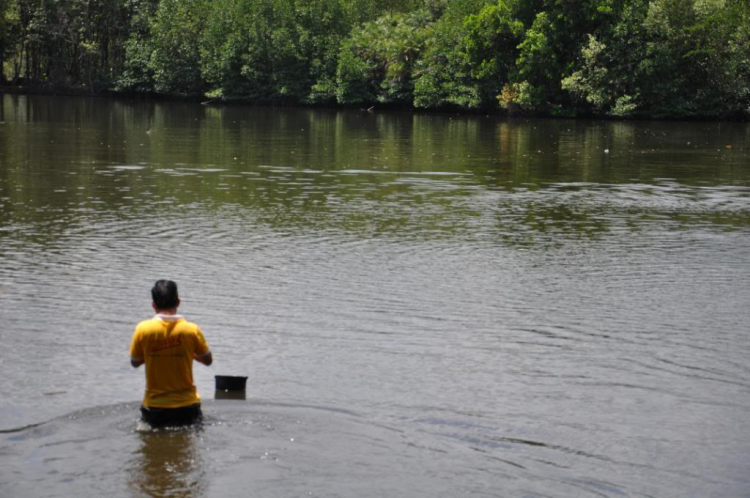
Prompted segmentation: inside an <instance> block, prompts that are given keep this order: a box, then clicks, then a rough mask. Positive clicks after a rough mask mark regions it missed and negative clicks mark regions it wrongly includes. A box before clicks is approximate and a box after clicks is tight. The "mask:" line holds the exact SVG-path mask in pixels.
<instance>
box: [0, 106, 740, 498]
mask: <svg viewBox="0 0 750 498" xmlns="http://www.w3.org/2000/svg"><path fill="white" fill-rule="evenodd" d="M0 102H2V105H0V263H1V264H0V344H1V345H2V352H0V379H2V381H0V399H2V400H3V402H2V403H1V404H0V420H1V421H0V430H4V431H5V432H3V433H0V495H2V496H41V495H43V496H70V495H72V494H78V495H81V496H86V495H90V494H92V493H93V494H107V495H110V496H132V495H135V496H140V495H155V496H161V495H171V496H209V497H213V496H247V495H253V496H269V497H285V496H290V497H291V496H326V497H330V496H342V497H348V496H373V497H382V496H425V497H434V496H445V497H456V496H659V497H664V496H675V497H683V496H722V497H727V496H747V495H748V493H750V478H748V476H749V475H750V421H748V420H749V419H748V417H747V413H748V409H750V363H748V360H747V358H748V357H750V355H749V353H750V346H749V344H750V342H748V330H749V329H750V312H748V309H750V306H749V305H750V283H748V282H750V238H749V237H748V235H750V126H748V125H745V124H728V123H664V122H632V123H618V122H602V121H592V122H588V121H546V120H530V121H527V120H519V119H515V120H505V119H499V118H495V117H486V116H468V117H467V116H463V117H462V116H457V115H418V114H417V115H414V114H407V113H381V112H376V113H370V112H365V111H324V110H309V109H301V110H300V109H260V108H250V107H232V108H228V107H224V108H215V107H207V106H201V105H198V104H183V103H152V102H130V101H111V100H103V99H71V98H49V97H33V98H32V97H22V96H7V95H6V96H3V97H2V100H0ZM158 278H171V279H174V280H176V281H177V282H178V284H179V285H180V293H181V297H182V301H183V306H182V309H181V311H182V312H183V313H184V314H185V315H186V316H187V317H188V318H190V319H192V320H194V321H196V322H198V323H199V324H200V325H201V326H202V328H203V329H204V331H205V333H206V335H207V338H208V341H209V343H210V344H211V348H212V350H213V351H214V357H215V363H214V365H213V366H212V367H210V368H205V367H203V366H202V365H196V367H195V370H196V379H197V383H198V389H199V392H200V393H201V395H202V397H203V399H204V400H205V406H204V412H205V413H206V416H207V421H206V424H205V425H204V427H203V428H202V429H200V430H196V431H183V432H179V431H178V432H175V433H148V432H145V433H144V432H142V431H140V430H139V426H138V423H137V418H138V410H137V406H138V400H139V399H140V396H141V392H142V389H143V382H144V381H143V372H142V371H141V370H133V369H132V368H131V367H130V366H129V363H128V351H127V347H128V343H129V340H130V336H131V334H132V330H133V327H134V326H135V324H136V323H137V322H138V321H139V320H141V319H143V318H146V317H148V316H150V313H151V310H150V301H149V289H150V287H151V285H152V284H153V281H154V280H156V279H158ZM215 374H228V375H247V376H249V380H248V385H249V387H248V393H247V394H248V396H247V400H226V399H216V400H214V399H213V398H214V397H215V396H214V392H213V375H215ZM31 424H40V425H36V426H35V427H30V428H26V429H20V430H17V429H19V428H21V427H23V426H26V425H31Z"/></svg>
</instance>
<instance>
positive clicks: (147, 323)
mask: <svg viewBox="0 0 750 498" xmlns="http://www.w3.org/2000/svg"><path fill="white" fill-rule="evenodd" d="M158 322H159V321H158V320H157V319H156V318H155V317H151V318H146V319H145V320H141V321H140V322H138V325H136V326H135V328H136V330H138V329H144V328H148V327H152V326H154V325H156V324H158Z"/></svg>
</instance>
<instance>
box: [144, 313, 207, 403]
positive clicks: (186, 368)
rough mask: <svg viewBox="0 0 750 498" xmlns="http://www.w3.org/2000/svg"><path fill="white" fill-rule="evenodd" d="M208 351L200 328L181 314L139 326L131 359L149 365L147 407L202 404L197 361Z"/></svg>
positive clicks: (161, 316)
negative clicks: (195, 371)
mask: <svg viewBox="0 0 750 498" xmlns="http://www.w3.org/2000/svg"><path fill="white" fill-rule="evenodd" d="M208 351H209V349H208V344H207V343H206V339H205V338H204V337H203V333H202V332H201V330H200V328H199V327H198V326H197V325H196V324H194V323H191V322H188V321H186V320H185V319H184V318H182V317H181V316H179V315H163V314H158V315H156V316H155V317H154V318H151V319H149V320H144V321H142V322H141V323H139V324H138V326H137V327H136V329H135V333H134V334H133V340H132V342H131V345H130V356H131V358H132V359H139V360H143V361H144V362H145V364H146V393H145V396H144V398H143V405H144V406H146V407H152V408H179V407H183V406H189V405H193V404H196V403H200V397H199V396H198V393H197V391H196V388H195V383H194V382H193V358H195V357H196V356H197V357H200V356H202V355H205V354H207V353H208Z"/></svg>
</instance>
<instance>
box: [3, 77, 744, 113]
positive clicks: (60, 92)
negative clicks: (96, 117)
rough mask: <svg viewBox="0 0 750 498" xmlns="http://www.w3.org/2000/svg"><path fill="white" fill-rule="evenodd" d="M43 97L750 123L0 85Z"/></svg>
mask: <svg viewBox="0 0 750 498" xmlns="http://www.w3.org/2000/svg"><path fill="white" fill-rule="evenodd" d="M2 94H13V95H46V96H60V97H94V98H111V99H135V100H154V101H164V102H195V103H200V104H203V105H212V106H252V107H290V108H294V107H296V108H311V109H331V110H336V109H349V110H351V109H359V110H365V111H371V112H373V111H383V110H387V111H405V112H415V113H427V114H446V113H450V114H458V115H466V116H477V115H487V116H503V117H520V118H552V119H603V120H619V121H640V120H656V121H685V122H695V121H699V122H700V121H705V122H716V121H727V122H748V121H750V109H747V110H746V112H744V113H734V114H724V115H718V114H717V115H694V116H671V115H661V114H660V115H651V114H646V113H643V114H634V115H630V116H612V115H609V114H596V113H592V112H583V111H581V110H580V109H575V108H571V109H568V110H559V111H558V112H555V113H551V112H530V111H524V110H523V109H521V108H519V107H518V106H512V108H511V109H510V110H509V109H501V108H499V107H496V108H468V109H467V108H462V107H458V106H435V107H431V108H427V109H425V108H419V107H415V106H411V105H405V104H395V103H362V104H339V103H336V102H318V103H305V102H299V101H296V100H292V99H286V100H284V99H271V100H251V99H242V98H223V97H219V98H210V97H207V96H205V95H170V94H163V93H155V92H135V91H115V90H110V89H106V88H105V89H92V88H91V87H80V86H70V85H49V84H34V83H30V84H21V85H10V84H6V85H0V95H2Z"/></svg>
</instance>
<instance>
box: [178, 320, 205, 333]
mask: <svg viewBox="0 0 750 498" xmlns="http://www.w3.org/2000/svg"><path fill="white" fill-rule="evenodd" d="M177 328H178V329H179V330H182V331H185V332H193V333H195V332H197V331H199V330H200V327H198V324H197V323H194V322H190V321H188V320H185V319H184V318H183V319H182V320H180V321H179V322H177Z"/></svg>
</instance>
